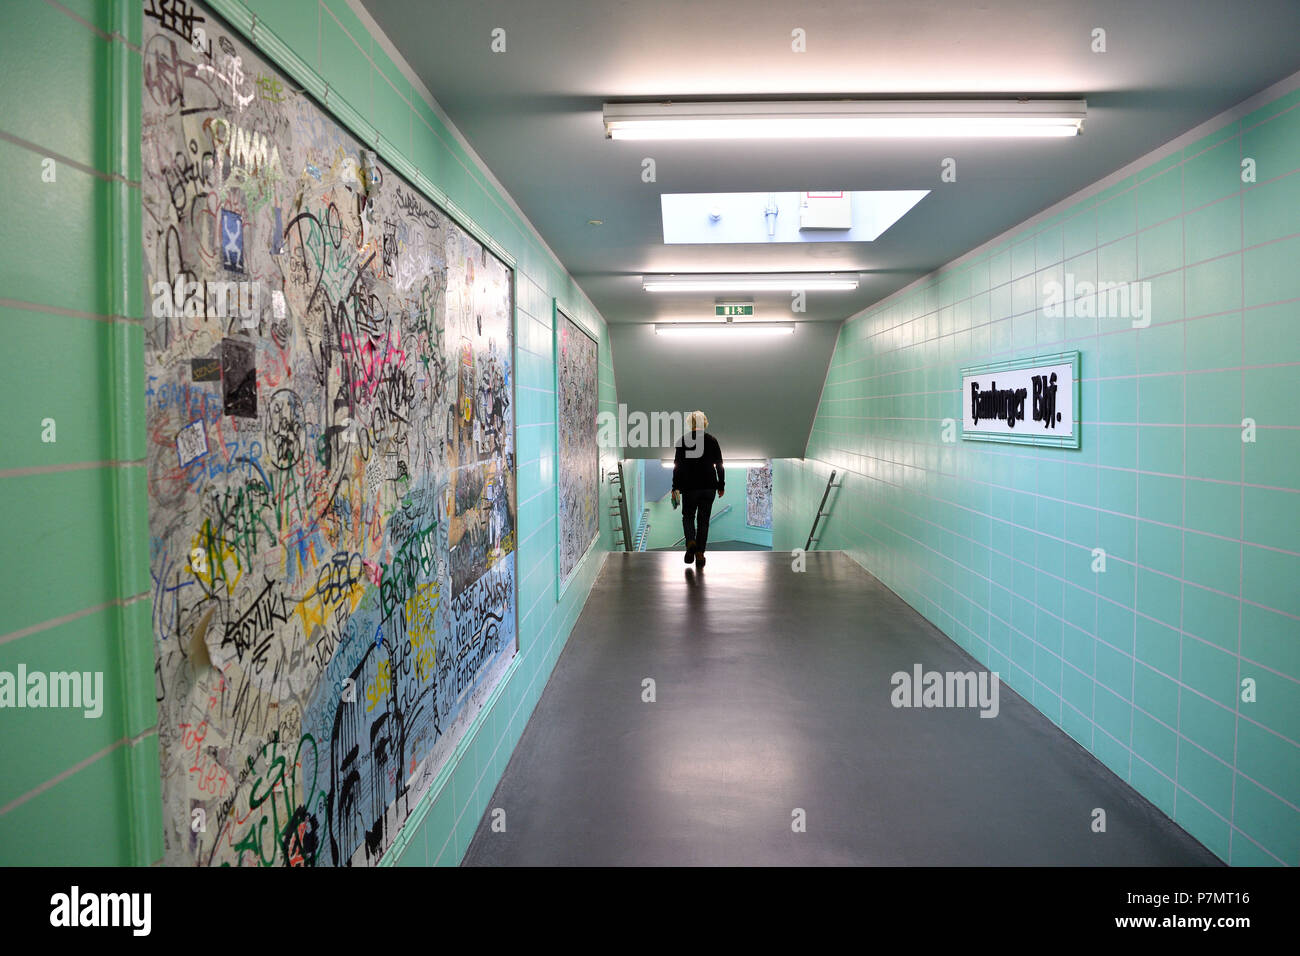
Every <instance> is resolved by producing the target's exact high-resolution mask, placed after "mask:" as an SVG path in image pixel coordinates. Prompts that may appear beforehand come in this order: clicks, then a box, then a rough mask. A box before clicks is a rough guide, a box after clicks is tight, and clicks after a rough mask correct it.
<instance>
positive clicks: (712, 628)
mask: <svg viewBox="0 0 1300 956" xmlns="http://www.w3.org/2000/svg"><path fill="white" fill-rule="evenodd" d="M681 554H682V552H681V551H675V552H657V553H653V554H651V553H647V554H645V555H644V559H646V560H648V561H652V562H654V564H655V572H656V573H655V577H654V584H653V587H654V588H655V589H656V594H657V595H658V599H659V600H661V601H662V602H664V605H665V606H666V608H667V609H668V611H669V613H667V614H665V615H663V618H662V619H663V620H664V621H665V627H667V628H670V629H671V630H670V636H672V631H680V641H681V642H682V645H681V646H682V647H683V648H685V649H686V650H687V652H688V653H689V654H691V655H694V656H693V661H694V662H696V663H697V664H698V666H701V667H704V666H719V658H718V657H717V654H718V653H719V651H724V652H725V655H726V660H728V661H730V662H733V663H734V662H736V661H737V658H740V659H741V661H742V662H743V658H744V657H745V656H746V645H744V644H740V645H737V644H736V643H735V641H734V637H733V636H732V635H734V633H735V631H736V629H739V628H747V629H748V631H749V633H750V635H752V639H753V643H752V645H749V647H751V648H752V652H753V653H755V654H763V655H766V654H768V653H770V652H771V650H772V645H771V637H772V635H771V634H765V633H763V631H762V628H761V626H760V627H758V628H756V627H755V626H754V624H755V615H756V614H757V615H758V616H759V617H760V618H763V615H762V614H761V609H762V608H763V607H765V606H767V605H769V604H770V603H771V602H772V601H773V600H774V593H775V591H774V581H773V578H774V577H775V576H776V575H777V574H778V573H780V572H782V571H784V570H786V569H787V568H788V565H787V563H786V560H787V559H786V556H782V557H781V558H779V559H777V560H773V558H772V555H771V553H770V552H746V551H730V552H711V553H710V554H709V559H708V563H707V564H706V566H705V567H704V568H703V569H699V568H693V567H687V566H686V565H685V564H684V563H679V562H681V560H682V559H681ZM737 609H743V610H748V611H750V613H748V614H746V613H740V612H738V610H737ZM720 644H721V645H725V646H720ZM693 666H694V665H693ZM755 673H760V674H761V671H756V672H755ZM751 676H752V675H751ZM699 692H701V688H700V687H699V686H698V685H696V687H694V688H693V690H692V693H699ZM703 692H705V693H711V694H712V695H713V696H711V697H710V698H709V699H708V700H705V701H690V702H683V706H684V707H685V708H686V709H685V710H677V711H674V710H672V709H671V708H672V698H671V695H672V693H674V688H671V687H667V688H664V687H661V688H660V690H659V696H660V701H661V703H657V704H656V706H659V707H664V708H666V709H668V713H667V714H665V715H664V716H665V717H667V718H668V719H667V720H666V721H665V720H656V721H655V722H654V723H655V726H654V728H653V729H650V730H648V731H647V733H649V734H651V736H652V740H651V741H648V742H647V745H645V746H644V747H639V748H638V749H641V751H642V753H644V754H645V756H646V760H647V761H648V762H649V763H650V764H651V766H650V767H648V768H647V769H648V770H649V771H650V778H651V779H652V780H653V781H654V782H655V785H656V786H657V788H658V790H659V791H660V792H661V793H663V794H664V795H665V796H668V795H672V796H677V797H690V798H692V801H691V806H692V807H693V809H690V810H689V811H685V812H690V813H692V814H695V813H699V814H704V815H706V816H707V818H708V819H709V820H710V821H712V822H714V823H723V822H725V817H726V814H727V813H728V812H729V810H728V808H731V809H732V810H734V811H736V812H748V811H749V810H750V809H752V808H753V807H755V806H762V807H768V806H770V805H771V804H772V801H773V799H775V798H777V797H778V796H779V797H780V798H781V799H783V800H784V799H787V797H786V796H785V795H786V794H789V798H788V799H794V797H795V793H794V791H795V790H796V789H797V787H798V786H799V784H800V780H801V777H802V776H803V775H804V771H805V770H806V763H805V754H804V752H803V748H806V742H805V741H803V740H802V738H801V737H800V735H798V734H795V733H792V732H791V720H792V718H793V716H794V713H795V711H796V710H797V709H798V708H801V707H803V706H805V704H806V702H800V701H795V700H791V699H788V698H779V697H776V696H770V699H758V698H756V697H755V691H754V686H753V684H752V683H751V682H750V681H748V680H746V681H744V682H741V681H738V682H737V683H736V685H735V686H725V685H722V686H717V687H714V688H712V689H709V688H708V687H707V681H706V682H705V687H704V688H703ZM665 694H667V695H668V696H665ZM759 694H760V697H767V696H768V695H772V694H774V692H773V691H772V690H770V689H769V690H768V691H760V692H759ZM729 696H732V697H735V698H736V700H735V701H734V706H730V705H729V703H728V697H729ZM687 721H691V722H692V723H687ZM719 801H723V803H721V804H720V802H719ZM719 814H721V815H722V816H721V817H719V816H718V815H719Z"/></svg>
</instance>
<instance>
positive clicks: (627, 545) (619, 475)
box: [609, 461, 635, 551]
mask: <svg viewBox="0 0 1300 956" xmlns="http://www.w3.org/2000/svg"><path fill="white" fill-rule="evenodd" d="M609 480H610V482H611V483H613V482H615V481H617V482H618V494H617V500H618V509H617V512H615V511H614V510H612V509H611V511H610V513H611V514H614V513H617V514H618V517H619V525H620V526H619V527H618V528H615V529H614V533H615V534H622V536H623V541H622V544H623V550H624V551H632V550H635V543H634V542H633V541H632V523H631V522H630V521H629V520H628V517H627V485H626V484H624V482H623V462H621V461H620V462H619V463H618V471H611V472H610V473H609Z"/></svg>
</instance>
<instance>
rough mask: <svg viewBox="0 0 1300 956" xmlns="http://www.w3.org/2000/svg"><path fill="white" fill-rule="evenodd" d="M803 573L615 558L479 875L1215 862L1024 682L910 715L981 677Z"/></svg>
mask: <svg viewBox="0 0 1300 956" xmlns="http://www.w3.org/2000/svg"><path fill="white" fill-rule="evenodd" d="M790 562H791V557H790V555H789V553H786V552H765V553H760V552H730V553H723V552H718V553H711V554H710V555H709V563H708V566H707V568H706V569H705V570H704V571H703V572H695V571H693V570H692V571H686V570H685V565H684V564H683V563H682V560H681V557H680V556H679V555H677V554H669V553H656V552H642V553H633V554H624V553H615V554H611V555H610V556H609V558H608V559H607V561H606V563H605V566H604V568H603V569H602V570H601V573H600V575H599V577H598V579H597V581H596V584H595V586H594V587H593V589H592V592H591V596H590V598H589V599H588V601H587V604H586V607H585V608H584V609H583V612H582V615H581V617H580V618H579V620H578V623H577V625H576V626H575V628H574V631H573V634H572V635H571V636H570V637H569V641H568V645H567V646H566V648H565V650H564V652H563V654H561V656H560V659H559V662H558V664H557V665H556V668H555V672H554V673H553V674H552V676H551V678H550V681H549V682H548V683H547V686H546V689H545V691H544V692H543V694H542V697H541V700H540V701H539V702H538V705H537V708H536V710H535V711H534V713H533V715H532V718H531V720H530V721H529V723H528V726H527V727H526V728H525V730H524V734H523V736H522V738H521V740H520V742H519V745H518V747H517V748H516V749H515V752H514V754H513V755H512V757H511V759H510V762H509V765H508V766H507V767H506V771H505V774H504V775H503V777H502V779H501V782H500V784H499V785H498V787H497V790H496V792H495V794H494V795H493V797H492V801H491V803H490V804H489V812H488V814H485V816H484V818H483V820H482V821H481V822H480V824H479V829H478V832H477V834H476V835H475V838H474V840H473V841H472V843H471V845H470V847H469V850H468V852H467V854H466V857H465V861H464V862H465V864H466V865H556V864H558V865H625V864H627V865H769V864H770V865H825V864H831V865H835V864H873V865H878V864H883V865H1121V866H1123V865H1135V866H1146V865H1184V866H1186V865H1197V864H1214V863H1217V862H1218V861H1217V859H1216V858H1215V857H1214V856H1213V854H1211V853H1210V852H1209V851H1208V850H1206V849H1205V848H1204V847H1202V846H1201V845H1200V844H1199V843H1197V842H1196V841H1195V840H1194V839H1192V837H1190V836H1189V835H1188V834H1187V833H1185V832H1184V831H1183V830H1182V829H1181V828H1179V827H1178V826H1176V825H1175V824H1174V823H1173V822H1172V821H1171V820H1169V819H1168V818H1167V817H1166V816H1164V815H1163V814H1162V813H1161V812H1160V811H1159V810H1157V809H1156V808H1155V807H1154V806H1153V805H1152V804H1150V803H1149V802H1148V801H1146V800H1145V799H1144V798H1143V797H1141V796H1140V795H1139V794H1137V793H1136V791H1134V790H1132V789H1131V788H1130V787H1129V786H1128V785H1127V784H1125V783H1124V782H1123V781H1121V780H1120V779H1119V778H1118V777H1116V776H1115V775H1114V774H1112V773H1111V772H1110V771H1109V770H1107V769H1106V767H1104V766H1103V765H1102V764H1101V763H1100V762H1099V761H1097V760H1096V759H1095V758H1094V757H1092V755H1091V754H1089V753H1088V752H1087V751H1086V750H1084V749H1083V748H1082V747H1080V746H1079V745H1078V744H1076V743H1075V742H1074V741H1073V740H1071V739H1070V738H1069V737H1068V736H1067V735H1066V734H1064V733H1063V732H1062V731H1060V730H1059V729H1057V728H1056V727H1055V726H1054V725H1053V724H1052V723H1051V722H1050V721H1049V720H1048V719H1047V718H1046V717H1044V716H1043V715H1042V714H1040V713H1038V711H1036V710H1034V709H1033V707H1032V706H1031V705H1030V704H1028V703H1027V702H1025V701H1024V700H1023V699H1021V698H1020V697H1019V696H1017V695H1016V694H1015V693H1014V692H1013V691H1011V690H1010V689H1009V688H1007V687H1006V686H1005V685H1002V687H1001V690H1000V699H999V704H1000V713H999V715H998V716H997V717H996V718H994V719H986V718H981V717H980V716H979V713H978V710H976V709H958V708H948V709H943V708H936V709H899V708H894V707H893V706H892V705H891V703H890V693H891V691H892V689H893V688H892V685H891V682H890V676H891V675H892V674H893V673H894V672H896V671H907V672H911V670H912V667H913V665H914V664H918V663H919V664H921V665H923V668H924V669H925V670H938V671H949V670H952V671H970V670H978V669H979V665H978V664H977V663H976V662H975V661H974V660H973V659H972V658H970V657H969V656H968V655H967V654H966V653H965V652H964V651H962V650H961V649H960V648H959V647H957V646H956V645H955V644H953V643H952V642H951V641H950V640H948V639H947V638H946V637H944V635H943V634H942V633H941V632H939V631H938V630H937V629H935V628H934V627H933V626H932V625H930V624H929V622H927V621H926V620H925V619H924V618H922V617H921V616H920V615H919V614H917V613H916V612H915V611H913V610H912V609H911V608H910V607H908V606H907V605H906V604H905V603H904V602H903V601H902V600H901V599H900V598H898V597H897V596H896V595H894V594H893V592H891V591H889V590H888V589H887V588H885V586H884V585H882V584H881V583H880V582H879V581H877V580H876V579H875V578H874V577H872V576H871V575H869V574H867V573H866V572H865V571H863V570H862V568H861V567H859V566H858V565H857V564H856V563H854V562H853V561H852V560H850V559H849V558H848V557H846V556H844V555H843V554H840V553H838V552H814V553H811V554H809V555H808V563H807V570H806V571H805V572H803V573H795V572H793V571H792V570H791V564H790ZM645 678H652V679H653V680H654V681H655V691H656V701H655V702H654V703H645V702H643V701H642V681H643V680H644V679H645ZM498 807H499V808H502V809H504V810H505V811H506V817H505V821H506V829H505V832H492V830H491V827H490V821H491V810H492V809H493V808H498ZM1097 807H1100V808H1102V809H1104V810H1105V811H1106V817H1107V830H1106V832H1105V833H1094V832H1092V830H1091V823H1092V819H1093V817H1092V811H1093V809H1094V808H1097ZM796 808H798V809H802V810H803V811H804V813H805V817H806V821H807V824H806V827H807V828H806V832H802V833H796V832H794V831H793V829H792V825H791V824H792V820H793V819H794V816H793V814H794V811H795V810H796Z"/></svg>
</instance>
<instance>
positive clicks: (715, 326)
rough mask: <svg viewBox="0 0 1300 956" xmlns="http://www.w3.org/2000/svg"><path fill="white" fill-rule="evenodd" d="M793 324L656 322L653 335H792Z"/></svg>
mask: <svg viewBox="0 0 1300 956" xmlns="http://www.w3.org/2000/svg"><path fill="white" fill-rule="evenodd" d="M793 334H794V323H793V322H656V323H655V335H689V336H704V335H793Z"/></svg>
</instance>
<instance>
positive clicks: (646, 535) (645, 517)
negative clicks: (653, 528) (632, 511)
mask: <svg viewBox="0 0 1300 956" xmlns="http://www.w3.org/2000/svg"><path fill="white" fill-rule="evenodd" d="M648 540H650V509H649V508H645V509H643V510H642V511H641V521H640V523H639V524H638V525H637V529H636V549H635V550H637V551H644V550H645V546H646V542H647V541H648Z"/></svg>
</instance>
